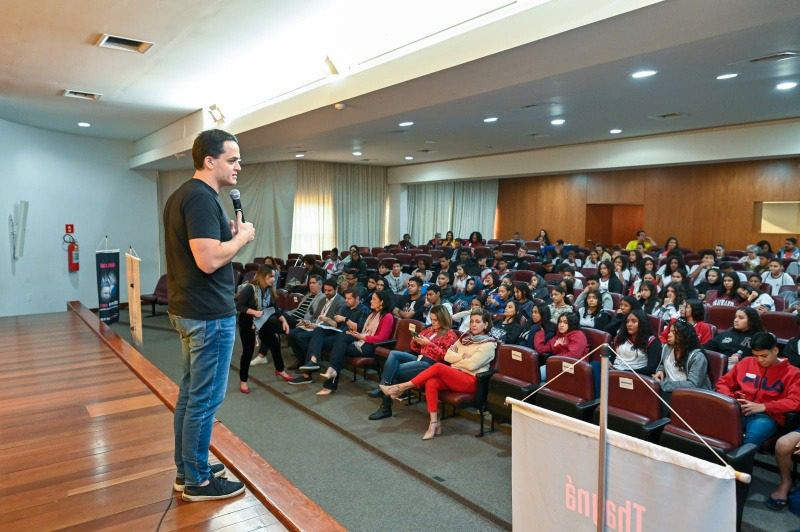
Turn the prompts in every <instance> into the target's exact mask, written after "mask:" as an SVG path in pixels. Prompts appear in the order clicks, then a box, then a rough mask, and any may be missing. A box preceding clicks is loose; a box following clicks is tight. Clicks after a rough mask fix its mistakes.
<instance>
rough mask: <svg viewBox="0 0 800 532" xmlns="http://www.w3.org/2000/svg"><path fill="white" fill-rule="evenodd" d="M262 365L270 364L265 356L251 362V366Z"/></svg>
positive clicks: (259, 356)
mask: <svg viewBox="0 0 800 532" xmlns="http://www.w3.org/2000/svg"><path fill="white" fill-rule="evenodd" d="M262 364H269V359H268V358H267V357H265V356H264V355H258V356H257V357H255V358H254V359H253V360H251V361H250V366H260V365H262Z"/></svg>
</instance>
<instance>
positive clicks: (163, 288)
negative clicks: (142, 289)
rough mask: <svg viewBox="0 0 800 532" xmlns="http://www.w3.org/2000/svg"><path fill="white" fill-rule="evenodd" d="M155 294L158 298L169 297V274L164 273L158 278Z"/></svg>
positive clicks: (164, 298)
mask: <svg viewBox="0 0 800 532" xmlns="http://www.w3.org/2000/svg"><path fill="white" fill-rule="evenodd" d="M153 295H154V296H155V297H156V299H162V300H166V299H167V274H164V275H162V276H161V277H159V278H158V282H157V283H156V288H155V290H153Z"/></svg>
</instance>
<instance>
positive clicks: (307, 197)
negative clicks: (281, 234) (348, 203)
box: [292, 162, 336, 254]
mask: <svg viewBox="0 0 800 532" xmlns="http://www.w3.org/2000/svg"><path fill="white" fill-rule="evenodd" d="M329 166H330V165H327V164H325V163H315V162H308V163H306V162H303V163H301V164H299V165H298V166H297V192H296V193H295V196H294V224H293V227H292V251H293V252H295V253H304V254H305V253H319V252H320V251H321V250H323V249H330V248H331V247H333V245H334V241H335V239H336V237H335V234H336V229H335V227H334V216H333V173H332V172H331V171H330V170H329V168H328V167H329Z"/></svg>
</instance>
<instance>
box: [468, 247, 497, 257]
mask: <svg viewBox="0 0 800 532" xmlns="http://www.w3.org/2000/svg"><path fill="white" fill-rule="evenodd" d="M472 253H473V257H475V260H478V259H481V258H483V257H486V258H487V259H488V258H491V256H492V250H491V249H490V248H487V247H486V246H479V247H477V248H475V249H473V250H472Z"/></svg>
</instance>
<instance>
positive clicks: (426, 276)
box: [411, 259, 433, 283]
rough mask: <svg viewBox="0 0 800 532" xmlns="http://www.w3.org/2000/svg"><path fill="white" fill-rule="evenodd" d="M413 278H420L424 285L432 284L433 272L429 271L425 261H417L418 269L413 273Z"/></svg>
mask: <svg viewBox="0 0 800 532" xmlns="http://www.w3.org/2000/svg"><path fill="white" fill-rule="evenodd" d="M411 277H419V278H420V279H422V282H423V283H429V282H431V278H432V277H433V272H432V271H431V270H429V269H428V265H427V263H426V262H425V259H417V267H416V268H414V269H413V270H412V271H411Z"/></svg>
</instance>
